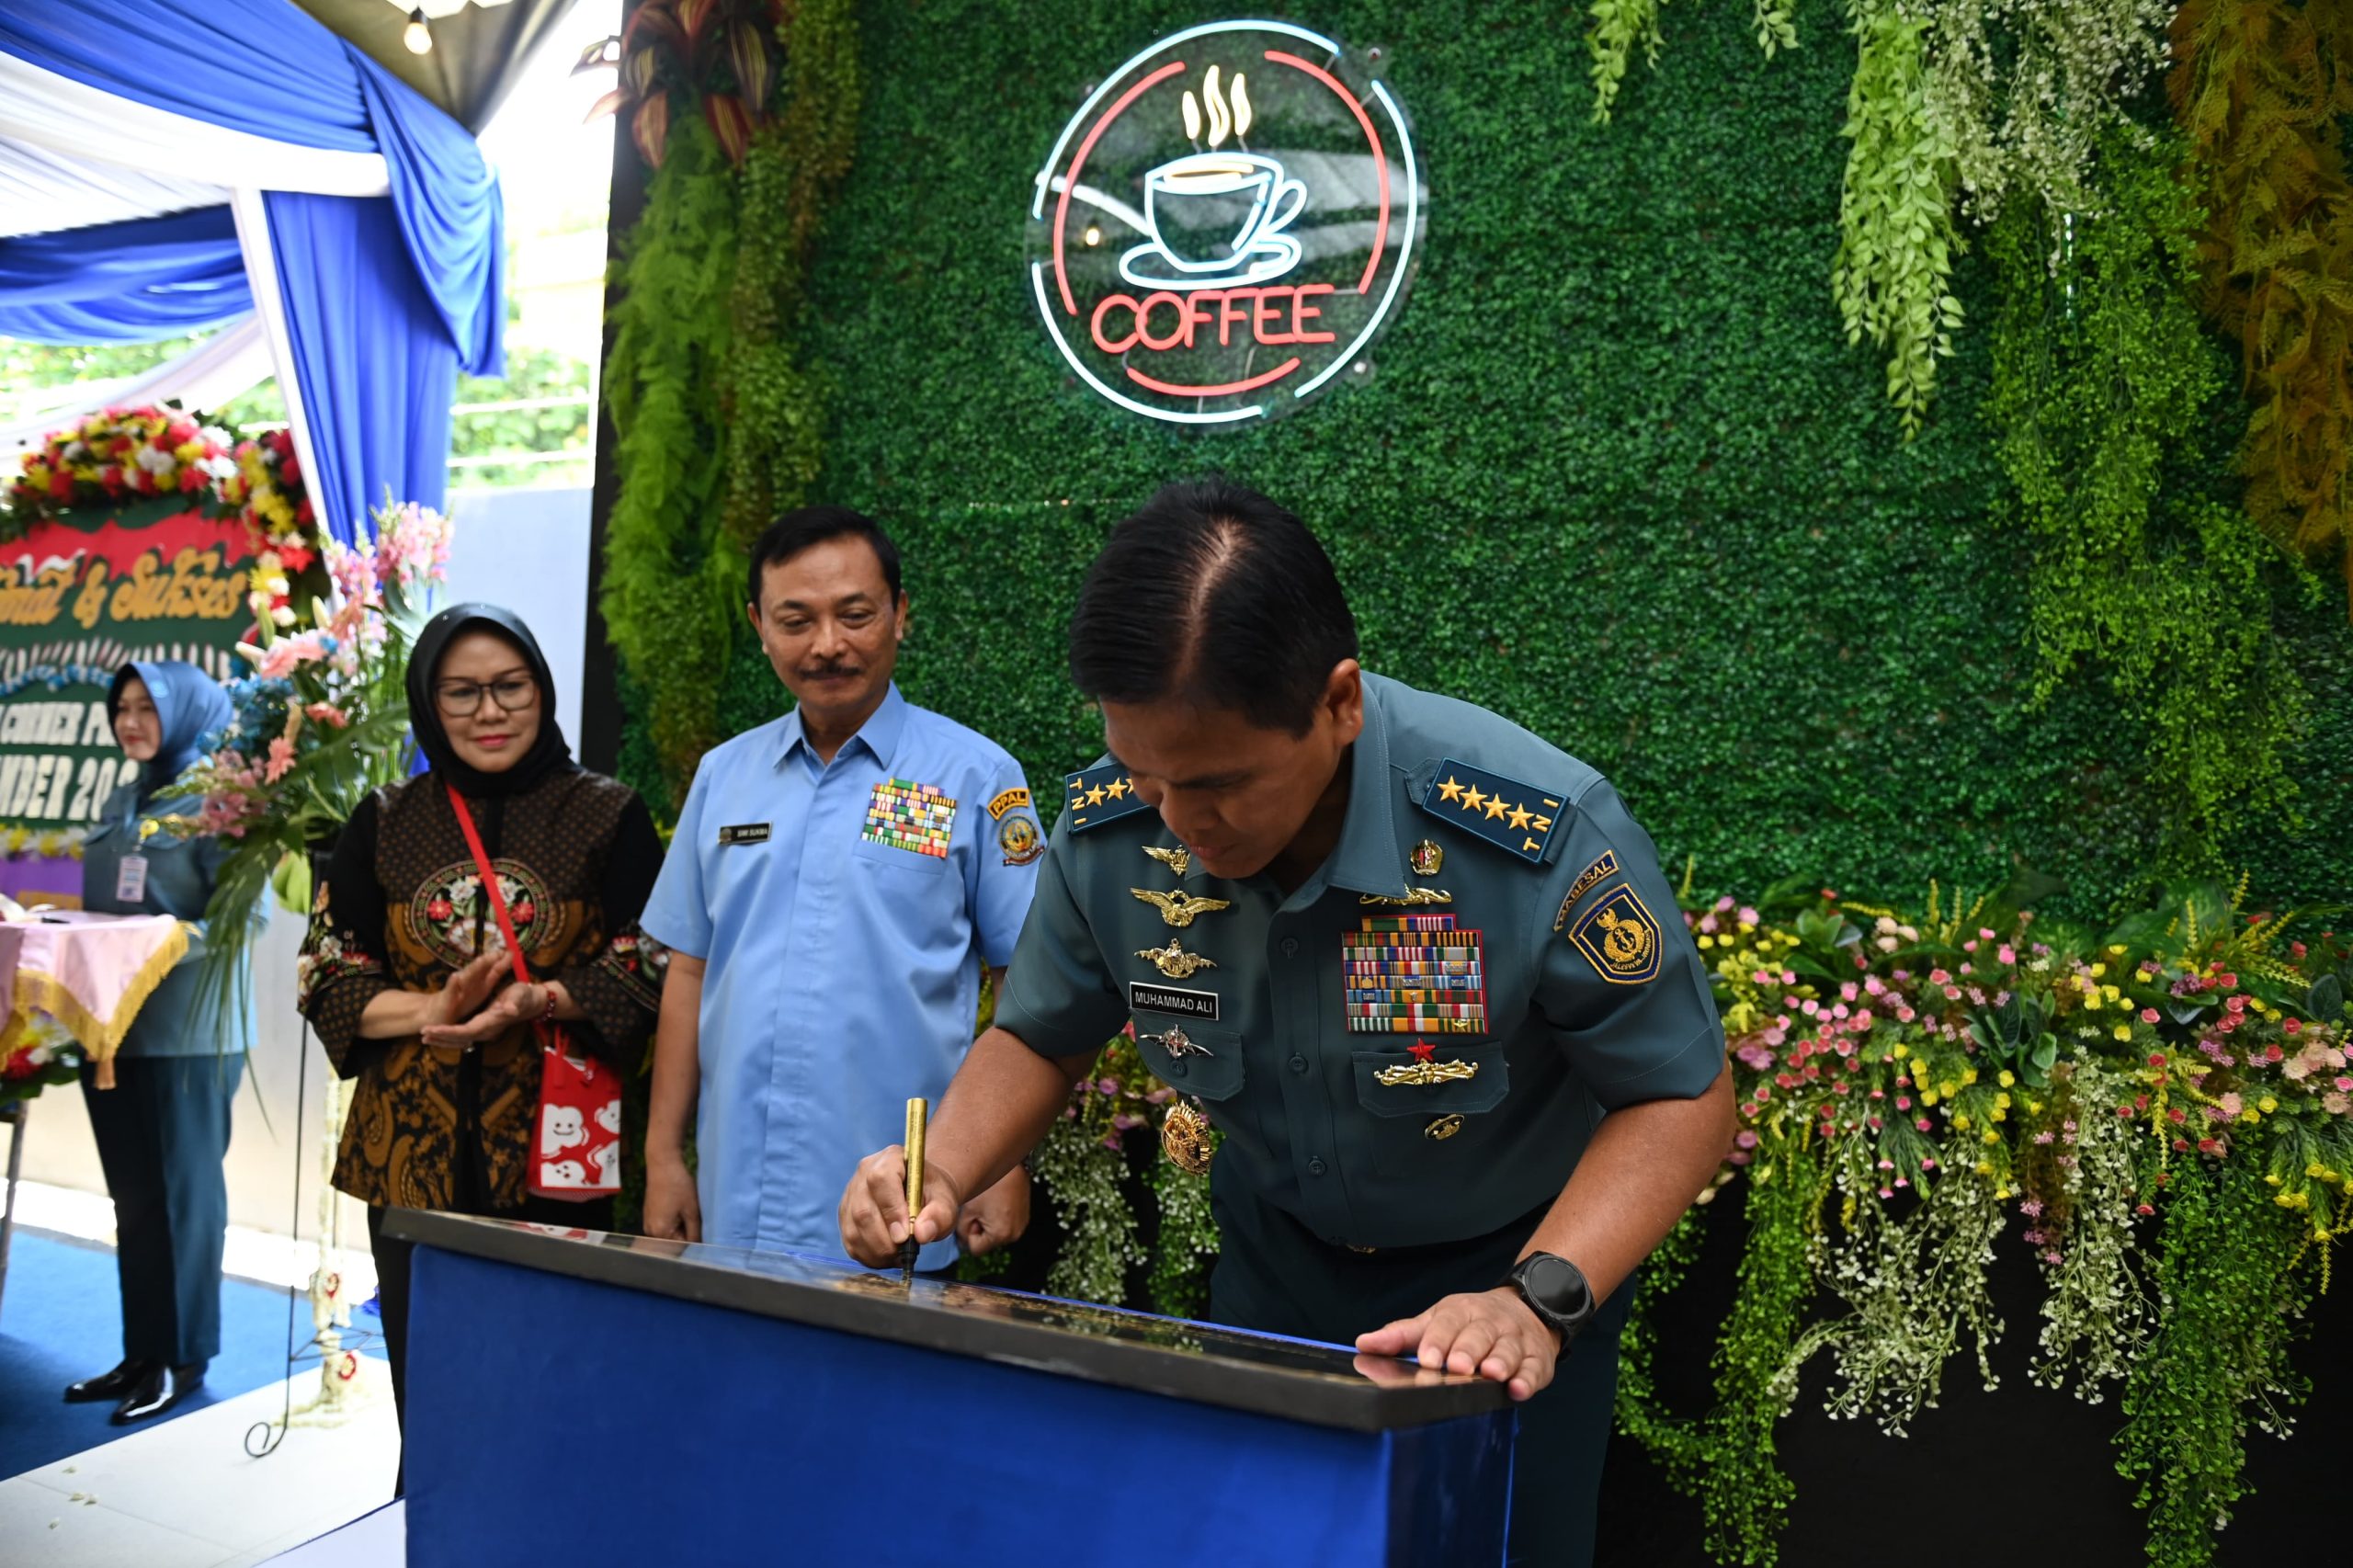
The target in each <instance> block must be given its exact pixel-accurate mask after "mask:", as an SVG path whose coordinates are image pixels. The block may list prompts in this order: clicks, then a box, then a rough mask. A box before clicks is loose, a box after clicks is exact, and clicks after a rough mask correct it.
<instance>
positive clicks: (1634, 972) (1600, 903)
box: [1569, 882, 1664, 985]
mask: <svg viewBox="0 0 2353 1568" xmlns="http://www.w3.org/2000/svg"><path fill="white" fill-rule="evenodd" d="M1569 940H1570V941H1572V942H1574V943H1575V944H1576V947H1577V951H1579V952H1581V953H1583V954H1584V955H1585V956H1586V959H1588V960H1591V962H1592V964H1593V967H1594V969H1595V971H1597V973H1599V974H1600V976H1601V978H1602V979H1604V980H1606V981H1608V983H1610V984H1612V985H1642V984H1644V983H1648V982H1649V981H1651V980H1654V979H1655V978H1656V977H1657V975H1658V969H1659V957H1660V952H1661V949H1662V947H1663V945H1664V944H1663V943H1662V941H1661V939H1660V937H1659V929H1658V922H1657V921H1656V920H1654V919H1653V918H1651V912H1650V911H1649V910H1648V909H1647V908H1645V907H1644V906H1643V901H1642V899H1641V898H1640V897H1638V896H1637V895H1636V894H1635V892H1634V890H1633V889H1632V887H1631V886H1629V885H1628V884H1627V883H1625V882H1617V883H1614V884H1612V885H1611V887H1610V888H1609V891H1608V892H1605V893H1603V894H1602V895H1601V897H1599V898H1598V899H1597V900H1595V901H1594V905H1593V907H1592V908H1591V909H1588V910H1586V912H1585V915H1583V917H1582V918H1580V919H1579V920H1578V921H1577V923H1576V924H1575V925H1574V926H1570V927H1569Z"/></svg>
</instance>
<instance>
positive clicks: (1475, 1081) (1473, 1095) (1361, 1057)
mask: <svg viewBox="0 0 2353 1568" xmlns="http://www.w3.org/2000/svg"><path fill="white" fill-rule="evenodd" d="M1348 1061H1349V1064H1350V1065H1351V1066H1352V1067H1353V1068H1354V1069H1355V1072H1356V1081H1357V1103H1358V1104H1359V1105H1361V1106H1363V1107H1364V1108H1365V1109H1367V1110H1369V1111H1370V1112H1371V1113H1372V1114H1373V1115H1375V1116H1419V1117H1431V1116H1448V1115H1458V1116H1476V1115H1477V1114H1479V1113H1480V1112H1481V1111H1485V1110H1493V1109H1495V1107H1496V1106H1497V1105H1499V1104H1501V1103H1502V1101H1503V1097H1504V1096H1505V1095H1506V1094H1508V1093H1509V1092H1510V1091H1511V1064H1510V1062H1508V1061H1506V1058H1505V1053H1504V1042H1503V1041H1501V1040H1466V1041H1462V1042H1461V1043H1456V1042H1453V1041H1446V1042H1443V1043H1440V1044H1438V1046H1437V1047H1436V1049H1434V1050H1433V1051H1431V1052H1430V1054H1429V1057H1428V1059H1427V1061H1425V1060H1423V1059H1422V1058H1420V1057H1417V1056H1415V1054H1414V1053H1413V1052H1412V1051H1350V1052H1349V1053H1348Z"/></svg>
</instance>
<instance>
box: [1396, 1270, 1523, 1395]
mask: <svg viewBox="0 0 2353 1568" xmlns="http://www.w3.org/2000/svg"><path fill="white" fill-rule="evenodd" d="M1357 1348H1358V1350H1361V1351H1364V1352H1365V1353H1366V1354H1368V1355H1372V1356H1407V1357H1412V1358H1414V1359H1415V1360H1417V1361H1419V1362H1420V1363H1421V1365H1423V1366H1425V1367H1429V1368H1433V1369H1443V1370H1446V1371H1449V1372H1453V1373H1455V1374H1456V1375H1458V1376H1461V1377H1468V1376H1470V1375H1471V1374H1472V1373H1473V1372H1476V1373H1477V1374H1478V1375H1479V1376H1481V1377H1483V1378H1485V1379H1486V1380H1487V1381H1490V1382H1497V1383H1505V1384H1507V1385H1509V1387H1510V1389H1511V1396H1512V1398H1514V1399H1530V1398H1533V1397H1534V1396H1535V1395H1536V1393H1537V1392H1539V1391H1540V1390H1541V1389H1542V1388H1543V1387H1544V1385H1545V1384H1547V1383H1549V1382H1551V1381H1552V1365H1553V1363H1554V1362H1555V1361H1556V1360H1557V1359H1558V1358H1559V1357H1560V1354H1561V1346H1560V1336H1559V1335H1556V1334H1554V1333H1553V1332H1552V1329H1551V1328H1549V1327H1548V1326H1546V1325H1545V1324H1543V1323H1542V1322H1541V1321H1540V1319H1539V1318H1538V1317H1537V1315H1536V1314H1535V1313H1534V1312H1530V1311H1529V1307H1528V1303H1527V1302H1526V1301H1522V1300H1521V1299H1520V1295H1519V1292H1518V1291H1517V1290H1479V1291H1472V1292H1468V1293H1466V1294H1463V1295H1460V1296H1449V1297H1447V1298H1446V1299H1445V1300H1443V1301H1439V1302H1438V1305H1436V1306H1434V1307H1432V1308H1431V1309H1430V1310H1429V1311H1427V1312H1423V1313H1420V1314H1419V1315H1418V1316H1415V1317H1409V1318H1399V1319H1398V1320H1397V1321H1396V1322H1394V1323H1392V1324H1383V1325H1382V1326H1381V1327H1380V1328H1376V1329H1374V1330H1373V1331H1372V1332H1371V1333H1370V1334H1360V1335H1357Z"/></svg>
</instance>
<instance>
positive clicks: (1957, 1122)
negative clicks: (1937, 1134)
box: [1952, 1115, 1969, 1132]
mask: <svg viewBox="0 0 2353 1568" xmlns="http://www.w3.org/2000/svg"><path fill="white" fill-rule="evenodd" d="M1952 1126H1953V1131H1956V1132H1966V1131H1969V1118H1968V1117H1967V1116H1965V1115H1964V1116H1956V1117H1954V1118H1953V1119H1952Z"/></svg>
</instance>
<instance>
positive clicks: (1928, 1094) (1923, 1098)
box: [1920, 1089, 1937, 1105]
mask: <svg viewBox="0 0 2353 1568" xmlns="http://www.w3.org/2000/svg"><path fill="white" fill-rule="evenodd" d="M1920 1103H1921V1104H1922V1105H1934V1104H1936V1103H1937V1091H1936V1090H1934V1089H1922V1090H1921V1091H1920Z"/></svg>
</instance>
